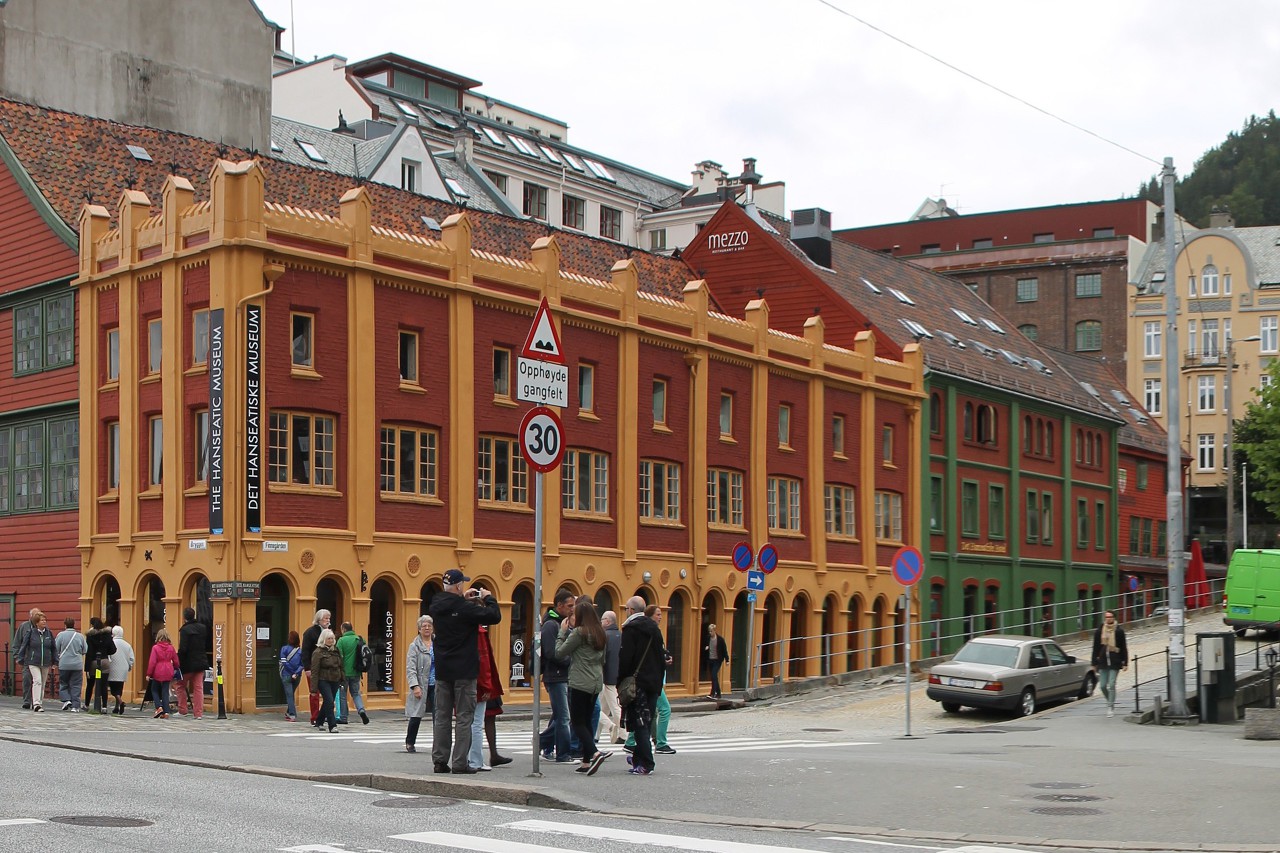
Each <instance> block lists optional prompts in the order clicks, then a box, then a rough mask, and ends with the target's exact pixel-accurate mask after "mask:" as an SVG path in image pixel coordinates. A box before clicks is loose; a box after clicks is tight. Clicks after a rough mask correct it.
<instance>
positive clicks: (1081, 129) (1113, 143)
mask: <svg viewBox="0 0 1280 853" xmlns="http://www.w3.org/2000/svg"><path fill="white" fill-rule="evenodd" d="M817 2H818V3H820V4H822V5H823V6H826V7H827V8H828V9H831V10H832V11H834V12H837V13H839V14H841V15H844V16H845V17H846V18H849V19H851V20H854V21H857V22H858V23H859V24H862V26H864V27H866V28H867V29H869V30H874V31H875V32H877V33H879V34H880V35H882V36H884V37H885V38H887V39H891V40H893V41H895V42H897V43H898V44H900V45H902V46H903V47H905V48H907V49H908V50H913V51H915V52H916V53H918V54H920V55H921V56H923V57H925V58H927V59H931V60H933V61H934V62H936V63H938V64H939V65H941V66H943V67H945V68H948V69H950V70H952V71H954V72H956V73H957V74H960V75H962V76H964V77H968V78H969V79H970V80H972V81H973V82H975V83H977V84H979V85H980V86H985V87H987V88H988V89H990V90H991V91H993V92H996V93H998V94H1000V95H1003V96H1005V97H1006V98H1009V99H1010V100H1013V101H1017V102H1018V103H1019V104H1022V105H1023V106H1025V107H1028V108H1030V109H1032V110H1035V111H1036V112H1038V113H1040V114H1041V115H1044V116H1047V117H1048V118H1051V119H1053V120H1054V121H1057V122H1061V123H1062V124H1065V125H1066V126H1067V127H1070V128H1071V129H1073V130H1077V131H1079V132H1081V133H1084V134H1087V135H1089V136H1092V137H1093V138H1094V139H1097V140H1098V141H1099V142H1105V143H1106V144H1107V145H1111V146H1114V147H1116V148H1119V149H1120V150H1121V151H1124V152H1126V153H1128V154H1132V155H1133V156H1135V157H1140V158H1141V159H1143V160H1147V161H1149V162H1151V163H1154V164H1156V165H1157V166H1161V167H1163V166H1164V162H1163V161H1162V160H1158V159H1156V158H1155V157H1150V156H1148V155H1146V154H1143V153H1142V152H1141V151H1135V150H1133V149H1132V148H1130V147H1129V146H1127V145H1124V144H1122V143H1120V142H1117V141H1115V140H1114V139H1110V138H1108V137H1106V136H1103V135H1102V134H1100V133H1097V132H1095V131H1092V130H1090V129H1089V128H1087V127H1085V126H1083V125H1080V124H1077V123H1075V122H1073V121H1071V120H1070V119H1066V118H1063V117H1062V116H1060V115H1058V114H1057V113H1054V112H1052V111H1050V110H1047V109H1045V108H1044V107H1042V106H1040V105H1038V104H1034V103H1032V102H1031V101H1028V100H1027V99H1026V98H1023V97H1020V96H1018V95H1015V94H1013V93H1012V92H1010V91H1008V90H1007V89H1002V88H1001V87H999V86H997V85H996V84H994V83H991V82H989V81H987V80H984V79H982V78H981V77H979V76H978V75H976V74H974V73H972V72H969V71H966V70H964V69H963V68H961V67H959V66H958V65H955V64H954V63H951V62H948V61H947V60H945V59H943V58H942V57H940V56H937V55H935V54H932V53H930V52H929V51H927V50H925V49H924V48H921V47H917V46H915V45H914V44H912V43H911V42H909V41H907V40H906V39H904V38H901V37H899V36H896V35H894V34H893V33H891V32H889V31H888V30H886V29H884V28H882V27H878V26H876V25H875V24H873V23H871V22H870V21H868V20H866V19H865V18H861V17H859V16H857V15H855V14H853V13H852V12H850V11H849V10H847V9H842V8H840V7H839V6H837V5H836V4H835V3H833V2H831V0H817Z"/></svg>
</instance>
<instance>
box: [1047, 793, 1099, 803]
mask: <svg viewBox="0 0 1280 853" xmlns="http://www.w3.org/2000/svg"><path fill="white" fill-rule="evenodd" d="M1036 799H1037V800H1048V801H1050V802H1053V803H1096V802H1098V801H1099V800H1101V799H1102V797H1095V796H1093V795H1092V794H1037V795H1036Z"/></svg>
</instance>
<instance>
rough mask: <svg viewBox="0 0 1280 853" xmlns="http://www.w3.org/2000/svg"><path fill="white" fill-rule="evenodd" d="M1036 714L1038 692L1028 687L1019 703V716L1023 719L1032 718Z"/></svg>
mask: <svg viewBox="0 0 1280 853" xmlns="http://www.w3.org/2000/svg"><path fill="white" fill-rule="evenodd" d="M1035 712H1036V692H1035V691H1034V690H1032V689H1031V688H1030V687H1028V688H1027V689H1026V690H1023V691H1022V698H1021V699H1020V700H1019V701H1018V715H1019V716H1022V717H1030V716H1031V715H1032V714H1034V713H1035Z"/></svg>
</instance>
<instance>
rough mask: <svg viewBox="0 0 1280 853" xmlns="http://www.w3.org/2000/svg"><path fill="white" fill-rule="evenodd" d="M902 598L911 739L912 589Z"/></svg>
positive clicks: (903, 657)
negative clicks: (903, 604)
mask: <svg viewBox="0 0 1280 853" xmlns="http://www.w3.org/2000/svg"><path fill="white" fill-rule="evenodd" d="M902 598H903V600H904V601H905V602H906V606H905V607H904V608H903V609H904V610H905V615H904V617H903V619H902V630H903V633H904V636H903V644H904V646H905V647H906V648H905V653H904V654H903V655H902V663H903V666H904V667H905V668H906V671H905V675H906V678H905V679H904V681H905V683H906V685H907V733H906V737H911V587H907V591H906V592H904V593H903V594H902Z"/></svg>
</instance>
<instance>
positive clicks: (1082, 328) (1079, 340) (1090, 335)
mask: <svg viewBox="0 0 1280 853" xmlns="http://www.w3.org/2000/svg"><path fill="white" fill-rule="evenodd" d="M1100 349H1102V323H1101V322H1099V321H1097V320H1081V321H1080V322H1079V323H1076V352H1097V351H1098V350H1100Z"/></svg>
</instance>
